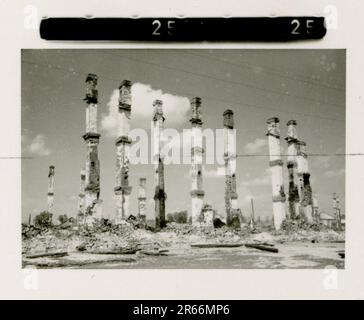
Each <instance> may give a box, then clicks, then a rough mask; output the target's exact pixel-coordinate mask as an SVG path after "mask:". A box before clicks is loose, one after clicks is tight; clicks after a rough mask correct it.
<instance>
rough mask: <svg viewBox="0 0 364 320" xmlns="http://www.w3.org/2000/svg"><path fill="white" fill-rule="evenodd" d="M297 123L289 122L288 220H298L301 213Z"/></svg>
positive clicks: (287, 139) (287, 138)
mask: <svg viewBox="0 0 364 320" xmlns="http://www.w3.org/2000/svg"><path fill="white" fill-rule="evenodd" d="M296 126H297V122H296V120H290V121H288V122H287V137H286V138H285V140H286V141H287V144H288V146H287V169H288V214H287V218H290V219H295V218H298V216H299V213H300V196H299V191H298V174H297V149H298V145H297V143H298V136H297V127H296Z"/></svg>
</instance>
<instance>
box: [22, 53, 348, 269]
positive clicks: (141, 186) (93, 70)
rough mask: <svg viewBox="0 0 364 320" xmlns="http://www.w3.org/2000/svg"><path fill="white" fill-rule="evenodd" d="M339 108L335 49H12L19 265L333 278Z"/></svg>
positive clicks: (338, 248)
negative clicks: (16, 71) (17, 110)
mask: <svg viewBox="0 0 364 320" xmlns="http://www.w3.org/2000/svg"><path fill="white" fill-rule="evenodd" d="M345 95H346V51H345V50H341V49H327V50H326V49H325V50H323V49H22V51H21V130H22V160H21V182H22V213H21V214H22V217H21V218H22V228H21V232H22V265H23V267H26V266H34V267H36V268H72V269H74V268H80V269H124V268H132V269H324V268H326V267H327V266H334V267H336V268H339V269H343V268H344V267H345V265H344V261H345V221H346V214H347V213H346V212H345V154H346V153H345V139H346V136H345ZM348 215H349V214H348ZM348 218H349V219H350V217H348Z"/></svg>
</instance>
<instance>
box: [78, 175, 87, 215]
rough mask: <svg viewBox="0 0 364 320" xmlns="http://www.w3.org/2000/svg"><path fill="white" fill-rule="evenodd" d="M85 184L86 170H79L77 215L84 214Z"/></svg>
mask: <svg viewBox="0 0 364 320" xmlns="http://www.w3.org/2000/svg"><path fill="white" fill-rule="evenodd" d="M85 186H86V172H85V170H84V169H82V170H81V172H80V193H79V194H78V215H79V216H83V215H84V214H85Z"/></svg>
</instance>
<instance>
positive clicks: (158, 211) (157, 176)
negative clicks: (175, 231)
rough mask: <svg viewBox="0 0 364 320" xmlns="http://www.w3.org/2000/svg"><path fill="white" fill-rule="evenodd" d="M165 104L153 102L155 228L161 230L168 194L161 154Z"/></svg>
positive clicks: (164, 223) (164, 222)
mask: <svg viewBox="0 0 364 320" xmlns="http://www.w3.org/2000/svg"><path fill="white" fill-rule="evenodd" d="M164 120H165V118H164V116H163V102H162V101H161V100H155V101H154V102H153V118H152V124H153V126H152V129H153V144H154V145H153V151H154V154H153V162H154V182H155V192H154V203H155V227H156V229H157V230H158V229H161V228H163V227H165V225H166V204H165V201H166V197H167V195H166V193H165V191H164V162H163V161H164V156H163V155H162V154H161V149H162V142H161V134H162V131H163V124H164Z"/></svg>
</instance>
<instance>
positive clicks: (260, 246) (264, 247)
mask: <svg viewBox="0 0 364 320" xmlns="http://www.w3.org/2000/svg"><path fill="white" fill-rule="evenodd" d="M245 246H246V247H247V248H254V249H259V250H263V251H269V252H275V253H277V252H278V249H277V248H274V247H272V246H271V245H268V246H267V245H263V244H257V243H246V244H245Z"/></svg>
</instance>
